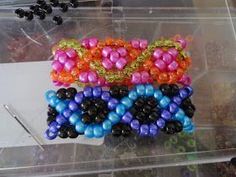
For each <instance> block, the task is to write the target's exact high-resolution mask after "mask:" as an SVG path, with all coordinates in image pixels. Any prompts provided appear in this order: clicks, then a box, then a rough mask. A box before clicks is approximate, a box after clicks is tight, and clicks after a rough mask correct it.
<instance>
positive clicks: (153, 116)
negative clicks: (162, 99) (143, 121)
mask: <svg viewBox="0 0 236 177" xmlns="http://www.w3.org/2000/svg"><path fill="white" fill-rule="evenodd" d="M148 119H149V120H150V121H151V122H153V121H156V120H157V119H159V114H158V113H156V112H152V113H151V114H149V116H148Z"/></svg>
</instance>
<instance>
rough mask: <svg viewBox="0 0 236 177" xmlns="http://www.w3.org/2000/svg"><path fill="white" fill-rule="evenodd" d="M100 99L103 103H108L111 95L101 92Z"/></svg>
mask: <svg viewBox="0 0 236 177" xmlns="http://www.w3.org/2000/svg"><path fill="white" fill-rule="evenodd" d="M101 98H102V99H103V100H104V101H107V102H108V101H109V100H110V98H111V95H110V93H109V92H108V91H103V92H102V96H101Z"/></svg>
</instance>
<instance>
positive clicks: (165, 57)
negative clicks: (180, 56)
mask: <svg viewBox="0 0 236 177" xmlns="http://www.w3.org/2000/svg"><path fill="white" fill-rule="evenodd" d="M162 60H163V61H164V62H165V63H166V64H167V65H168V64H170V63H171V62H172V61H173V58H172V56H171V55H170V54H169V53H164V54H163V55H162Z"/></svg>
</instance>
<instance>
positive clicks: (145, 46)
mask: <svg viewBox="0 0 236 177" xmlns="http://www.w3.org/2000/svg"><path fill="white" fill-rule="evenodd" d="M139 42H140V43H139V47H140V48H141V49H146V48H147V45H148V41H147V40H146V39H140V41H139Z"/></svg>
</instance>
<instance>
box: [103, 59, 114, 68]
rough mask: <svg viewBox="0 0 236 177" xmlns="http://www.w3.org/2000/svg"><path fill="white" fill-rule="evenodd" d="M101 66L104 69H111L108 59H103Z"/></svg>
mask: <svg viewBox="0 0 236 177" xmlns="http://www.w3.org/2000/svg"><path fill="white" fill-rule="evenodd" d="M102 66H103V67H104V68H106V69H111V68H112V67H113V63H112V62H111V61H110V60H109V59H108V58H105V59H103V60H102Z"/></svg>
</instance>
